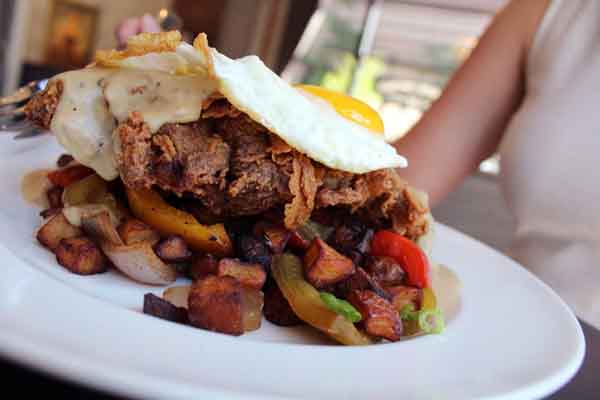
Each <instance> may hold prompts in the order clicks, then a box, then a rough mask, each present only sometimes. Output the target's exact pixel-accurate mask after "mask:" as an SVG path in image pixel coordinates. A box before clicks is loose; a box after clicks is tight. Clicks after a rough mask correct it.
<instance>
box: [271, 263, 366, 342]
mask: <svg viewBox="0 0 600 400" xmlns="http://www.w3.org/2000/svg"><path fill="white" fill-rule="evenodd" d="M271 272H272V273H273V278H274V279H275V282H277V286H279V289H281V293H283V296H284V297H285V298H286V300H287V301H288V303H290V307H292V310H294V312H295V313H296V315H297V316H298V317H299V318H300V319H301V320H303V321H304V322H306V323H308V324H309V325H311V326H313V327H315V328H317V329H318V330H320V331H322V332H324V333H326V334H327V335H329V336H330V337H332V338H333V339H335V340H337V341H338V342H340V343H343V344H346V345H366V344H371V343H372V340H371V339H370V338H369V337H368V336H367V335H366V334H364V333H362V332H361V331H359V330H358V329H356V327H355V326H354V324H353V323H352V322H350V321H348V320H347V319H346V318H345V317H344V316H342V315H340V314H338V313H336V312H334V311H332V310H330V309H329V308H328V307H327V305H325V303H324V302H323V300H322V299H321V295H320V294H319V292H318V291H317V289H315V288H314V287H313V286H312V285H311V284H310V283H308V282H307V281H306V280H305V279H304V275H303V268H302V261H300V259H299V258H298V257H296V256H295V255H292V254H289V253H285V254H280V255H276V256H275V257H273V262H272V264H271Z"/></svg>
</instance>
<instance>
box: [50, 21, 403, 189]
mask: <svg viewBox="0 0 600 400" xmlns="http://www.w3.org/2000/svg"><path fill="white" fill-rule="evenodd" d="M170 34H172V33H170ZM159 35H160V34H159ZM149 37H150V38H152V40H153V42H152V43H151V45H150V50H152V45H153V44H154V45H155V44H156V42H157V40H158V41H160V37H156V36H145V37H142V38H141V39H142V40H141V41H143V40H144V38H146V39H145V40H148V39H147V38H149ZM157 38H158V39H157ZM135 40H138V41H139V40H140V38H137V39H134V42H135ZM155 47H156V50H157V51H139V49H135V50H136V51H133V52H130V53H119V52H113V53H109V55H108V56H107V55H106V54H104V57H100V59H99V60H98V61H97V63H96V65H95V66H93V67H91V68H86V69H83V70H79V71H72V72H66V73H63V74H61V75H59V76H57V77H56V78H55V79H61V80H62V81H63V82H64V83H65V84H64V90H63V94H62V96H61V100H60V103H59V106H58V107H57V113H56V114H55V116H54V118H53V121H52V124H51V129H52V131H53V132H54V133H55V135H56V136H57V138H58V140H59V142H60V143H61V144H62V145H63V146H64V147H65V148H66V149H67V150H68V151H70V152H71V154H72V155H73V156H74V157H75V158H76V159H78V160H79V161H80V162H81V163H83V164H85V165H88V166H90V167H91V168H94V169H95V170H96V171H97V172H98V173H99V174H100V175H101V176H103V177H104V178H105V179H113V178H115V177H117V176H118V172H117V169H116V162H115V154H118V152H119V143H117V142H116V141H114V140H113V138H112V130H113V129H114V122H113V121H114V120H116V121H118V122H122V121H123V120H124V119H125V118H127V116H128V114H129V113H130V112H132V111H137V112H140V113H141V114H142V116H143V118H144V121H145V122H146V123H148V125H149V126H150V128H151V130H152V131H153V132H154V131H156V130H158V128H159V127H160V125H162V124H164V123H166V122H171V123H185V122H191V121H194V120H197V119H198V118H199V117H200V114H201V111H202V102H203V100H205V99H206V98H208V97H209V96H210V95H211V94H214V93H215V92H218V93H220V94H222V95H223V96H225V97H226V98H227V100H228V101H229V102H230V103H231V104H233V105H234V106H235V107H236V108H238V109H239V110H241V111H243V112H244V113H246V114H248V116H249V117H250V118H252V119H253V120H254V121H256V122H257V123H259V124H261V125H263V126H264V127H265V128H267V129H268V130H269V131H270V132H272V133H273V134H275V135H277V136H279V137H280V138H281V139H282V140H283V141H285V142H286V143H287V144H288V145H290V146H291V147H293V148H295V149H296V150H298V151H300V152H302V153H304V154H306V155H307V156H308V157H310V158H312V159H313V160H315V161H318V162H320V163H322V164H324V165H325V166H327V167H330V168H333V169H337V170H341V171H347V172H352V173H366V172H370V171H374V170H378V169H382V168H395V167H405V166H406V165H407V161H406V159H405V158H403V157H402V156H400V155H399V154H397V152H396V150H395V149H394V147H392V146H391V145H389V144H388V143H386V142H385V140H384V137H383V135H382V134H381V133H382V132H377V130H382V125H381V123H380V119H379V117H378V116H377V114H376V113H374V112H372V113H371V114H373V113H374V114H375V118H373V117H371V118H370V119H369V117H368V115H369V112H368V110H367V112H365V109H364V107H365V106H366V105H364V104H362V103H360V102H358V101H357V100H353V101H347V102H344V104H346V109H345V112H341V110H339V109H338V110H336V107H335V104H336V102H335V101H332V98H334V97H335V96H334V97H332V96H326V95H324V93H325V92H323V91H319V90H306V88H305V90H301V89H299V88H295V87H293V86H291V85H289V84H288V83H287V82H285V81H284V80H282V79H281V78H280V77H279V76H277V75H276V74H275V73H274V72H273V71H271V70H270V69H269V68H268V67H267V66H265V65H264V64H263V62H262V61H261V60H260V59H259V58H258V57H256V56H248V57H244V58H241V59H236V60H234V59H230V58H228V57H226V56H225V55H223V54H221V53H219V52H218V51H217V50H216V49H213V48H210V47H209V46H208V43H207V41H206V36H205V35H203V34H201V35H199V36H198V38H197V39H196V40H195V41H194V45H193V46H192V45H190V44H188V43H185V42H178V43H175V44H173V43H171V44H170V45H169V46H167V48H164V47H165V46H162V47H161V46H159V45H155ZM159 47H160V48H159ZM131 53H133V54H131ZM337 96H338V97H339V96H343V95H337ZM338 103H339V101H338ZM80 104H83V106H81V107H80ZM332 104H333V105H332ZM353 104H355V105H354V106H353ZM361 107H362V109H361ZM366 107H368V106H366ZM353 114H354V117H353ZM365 115H367V117H366V118H365ZM108 116H112V117H111V118H108ZM374 119H377V120H379V122H373V120H374Z"/></svg>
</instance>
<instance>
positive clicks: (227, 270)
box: [217, 258, 267, 290]
mask: <svg viewBox="0 0 600 400" xmlns="http://www.w3.org/2000/svg"><path fill="white" fill-rule="evenodd" d="M217 275H218V276H232V277H234V278H235V279H237V280H238V281H239V282H240V283H241V284H242V285H243V286H245V287H249V288H254V289H258V290H260V289H261V288H262V287H263V285H264V284H265V281H266V280H267V274H266V272H265V270H264V268H263V266H262V265H261V264H252V263H246V262H242V261H240V260H237V259H233V258H223V259H221V261H219V265H218V267H217Z"/></svg>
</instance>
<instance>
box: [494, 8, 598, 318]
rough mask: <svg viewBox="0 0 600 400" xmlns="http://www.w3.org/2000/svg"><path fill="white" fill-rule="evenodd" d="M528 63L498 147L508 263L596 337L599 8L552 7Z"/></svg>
mask: <svg viewBox="0 0 600 400" xmlns="http://www.w3.org/2000/svg"><path fill="white" fill-rule="evenodd" d="M528 57H529V58H528V60H527V67H526V77H527V83H526V85H527V86H526V95H525V99H524V102H523V104H522V106H521V107H520V109H519V110H518V112H517V113H516V114H515V116H514V117H513V119H512V120H511V122H510V124H509V126H508V129H507V131H506V133H505V136H504V138H503V141H502V144H501V146H500V154H501V170H502V172H501V174H502V180H501V181H502V188H503V191H504V194H505V196H506V199H507V202H508V205H509V208H510V209H511V212H512V214H513V216H514V218H515V222H516V230H515V233H514V241H513V244H512V248H511V255H512V256H513V257H514V258H515V259H516V260H517V261H519V262H521V263H522V264H523V265H525V266H526V267H527V268H529V269H530V270H531V271H532V272H534V273H535V274H536V275H537V276H539V277H540V278H541V279H542V280H544V281H545V282H546V283H548V284H549V285H550V286H551V287H552V288H553V289H554V290H555V291H556V292H557V293H558V294H559V295H561V296H562V298H563V299H564V300H565V301H566V302H567V303H568V304H569V305H570V306H571V307H572V308H573V310H574V311H575V312H576V314H577V315H578V316H579V317H580V318H582V319H583V320H585V321H586V322H588V323H590V324H592V325H594V326H595V327H596V328H600V1H594V0H589V1H586V0H562V1H561V0H555V1H552V2H551V3H550V5H549V8H548V9H547V10H546V14H545V16H544V19H543V21H542V23H541V25H540V27H539V29H538V31H537V33H536V36H535V39H534V42H533V44H532V48H531V51H530V53H529V55H528ZM526 306H527V305H524V307H526ZM532 323H535V322H532Z"/></svg>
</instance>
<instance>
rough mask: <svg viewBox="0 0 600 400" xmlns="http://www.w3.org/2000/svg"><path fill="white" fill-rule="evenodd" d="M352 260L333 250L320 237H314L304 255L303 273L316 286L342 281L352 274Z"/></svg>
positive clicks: (353, 269) (322, 286)
mask: <svg viewBox="0 0 600 400" xmlns="http://www.w3.org/2000/svg"><path fill="white" fill-rule="evenodd" d="M354 272H355V268H354V264H353V263H352V260H350V259H349V258H348V257H345V256H343V255H341V254H340V253H338V252H337V251H335V250H334V249H333V248H332V247H330V246H329V245H328V244H327V243H325V242H324V241H323V240H321V239H320V238H315V239H314V240H313V241H312V243H311V244H310V247H309V248H308V250H307V251H306V254H305V255H304V275H305V276H306V279H307V280H308V281H309V282H310V283H311V284H312V285H313V286H314V287H316V288H318V289H320V288H324V287H327V286H330V285H333V284H335V283H337V282H340V281H343V280H344V279H346V278H348V277H350V276H351V275H352V274H354Z"/></svg>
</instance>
